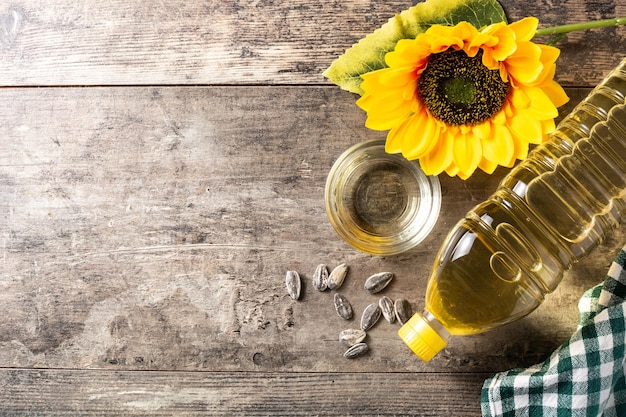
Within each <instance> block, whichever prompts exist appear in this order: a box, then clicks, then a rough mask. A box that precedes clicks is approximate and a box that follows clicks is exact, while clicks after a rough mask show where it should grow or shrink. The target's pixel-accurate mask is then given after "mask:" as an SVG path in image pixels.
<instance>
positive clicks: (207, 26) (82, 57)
mask: <svg viewBox="0 0 626 417" xmlns="http://www.w3.org/2000/svg"><path fill="white" fill-rule="evenodd" d="M502 3H503V6H504V8H505V10H506V11H507V13H508V15H509V19H510V20H516V19H519V18H521V17H524V16H527V15H535V16H539V17H540V18H541V21H542V26H553V25H557V24H563V23H571V22H574V21H581V20H591V19H600V18H611V17H617V16H624V15H626V4H625V3H624V2H621V1H619V0H602V1H594V2H592V3H590V2H588V1H586V0H571V1H567V2H558V3H554V4H551V3H546V2H519V1H515V0H504V1H503V2H502ZM411 5H412V2H411V1H408V0H393V1H384V2H381V1H377V0H346V1H341V2H319V1H310V0H309V1H300V2H297V3H294V2H292V1H289V0H279V1H264V0H241V1H204V2H197V1H193V2H190V1H183V0H176V1H168V2H146V1H141V0H112V1H108V2H96V1H95V0H82V1H76V0H50V1H46V2H40V1H37V0H13V1H11V2H2V3H0V85H4V86H19V85H154V84H158V85H173V84H176V85H180V84H211V85H215V84H238V85H241V84H266V83H267V84H302V83H305V84H318V83H324V82H326V81H325V80H324V78H323V77H322V75H321V73H322V71H323V70H324V69H325V68H327V67H328V65H329V64H330V63H331V62H332V61H333V60H334V59H335V58H336V57H337V56H339V55H340V54H341V53H343V51H344V50H345V49H346V48H348V47H350V46H351V45H352V44H354V43H355V42H357V41H358V40H359V39H360V38H362V37H363V36H365V35H366V34H368V33H369V32H372V31H373V30H375V29H376V28H378V27H379V26H380V25H382V24H383V23H384V22H386V21H387V20H388V19H389V18H391V17H392V16H394V14H396V13H399V12H401V11H402V10H404V9H406V8H408V7H410V6H411ZM559 46H561V47H562V48H563V54H562V57H561V58H560V61H559V68H558V72H557V77H558V79H559V80H560V81H561V82H562V83H564V84H566V85H576V86H591V85H594V84H596V83H597V82H598V81H599V80H600V78H601V76H602V74H604V73H606V72H607V71H608V70H609V69H610V68H613V67H614V66H615V65H616V64H617V63H618V62H619V61H620V59H621V58H622V57H623V56H625V55H626V28H623V27H621V28H609V29H603V30H598V31H593V32H587V33H584V34H583V33H576V34H571V35H569V36H568V37H567V39H566V41H564V42H561V43H560V44H559Z"/></svg>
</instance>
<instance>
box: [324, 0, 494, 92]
mask: <svg viewBox="0 0 626 417" xmlns="http://www.w3.org/2000/svg"><path fill="white" fill-rule="evenodd" d="M462 21H466V22H469V23H471V24H472V25H474V26H475V27H476V28H482V27H484V26H487V25H490V24H492V23H497V22H505V21H506V16H505V14H504V10H503V9H502V6H501V5H500V3H499V2H498V1H497V0H426V1H424V2H422V3H418V4H417V5H415V6H413V7H411V8H410V9H407V10H405V11H403V12H402V13H400V14H399V15H396V16H394V17H392V18H391V19H389V21H388V22H387V23H385V24H384V25H383V26H381V27H380V28H379V29H377V30H376V31H374V32H373V33H371V34H369V35H367V36H366V37H365V38H363V39H361V40H360V41H359V42H358V43H356V44H355V45H353V46H352V47H351V48H350V49H348V50H347V51H346V52H345V53H344V54H343V55H341V56H340V57H339V58H337V59H336V60H335V61H334V62H333V63H332V64H331V66H330V67H328V69H327V70H326V71H324V76H325V77H326V78H328V79H329V80H331V81H332V82H333V83H335V84H337V85H338V86H339V87H341V88H342V89H344V90H347V91H350V92H352V93H356V94H359V95H360V94H362V93H363V90H361V87H360V85H361V81H362V80H361V74H365V73H367V72H370V71H375V70H378V69H381V68H385V67H386V66H387V65H386V64H385V54H386V53H387V52H389V51H391V50H393V48H394V47H395V46H396V43H397V42H398V41H399V40H400V39H413V38H415V37H416V36H417V35H418V34H420V33H422V32H425V31H426V30H427V29H428V28H429V27H431V26H432V25H435V24H440V25H448V26H453V25H456V24H457V23H459V22H462Z"/></svg>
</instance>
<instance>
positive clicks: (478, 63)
mask: <svg viewBox="0 0 626 417" xmlns="http://www.w3.org/2000/svg"><path fill="white" fill-rule="evenodd" d="M417 88H418V94H419V95H420V96H421V98H422V101H423V102H424V104H425V105H426V107H427V108H428V110H430V112H431V113H432V114H433V116H435V117H436V118H437V119H439V120H441V121H442V122H444V123H446V124H449V125H473V124H477V123H481V122H484V121H485V120H488V119H490V118H491V117H493V116H494V115H495V114H496V113H497V112H498V111H500V109H501V108H502V106H503V105H504V101H505V100H506V96H507V94H508V92H509V84H508V83H505V82H504V81H502V78H501V77H500V72H499V71H498V70H490V69H489V68H487V67H485V66H484V65H483V63H482V51H479V52H478V54H476V56H474V57H469V56H467V54H466V53H465V52H464V51H455V50H453V49H448V50H447V51H444V52H441V53H439V54H433V55H431V57H430V58H429V60H428V65H427V66H426V68H425V69H424V71H423V72H422V74H421V75H420V78H419V80H418V83H417Z"/></svg>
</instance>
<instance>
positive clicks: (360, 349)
mask: <svg viewBox="0 0 626 417" xmlns="http://www.w3.org/2000/svg"><path fill="white" fill-rule="evenodd" d="M367 350H368V347H367V344H365V343H363V342H361V343H357V344H356V345H354V346H351V347H349V348H348V350H346V352H345V353H344V354H343V356H344V357H345V358H347V359H353V358H356V357H357V356H361V355H362V354H364V353H365V352H367Z"/></svg>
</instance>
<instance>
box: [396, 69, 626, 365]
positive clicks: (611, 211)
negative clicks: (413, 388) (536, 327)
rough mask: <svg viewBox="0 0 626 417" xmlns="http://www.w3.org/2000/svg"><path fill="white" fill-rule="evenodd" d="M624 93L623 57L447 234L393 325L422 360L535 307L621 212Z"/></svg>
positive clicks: (625, 168)
mask: <svg viewBox="0 0 626 417" xmlns="http://www.w3.org/2000/svg"><path fill="white" fill-rule="evenodd" d="M625 96H626V59H624V60H623V61H622V62H621V64H620V65H619V66H618V67H617V68H615V69H614V70H613V71H612V72H611V73H610V74H609V75H608V76H607V77H606V78H605V79H604V81H603V82H602V83H600V84H599V85H598V86H597V87H596V88H595V89H594V90H593V91H592V92H591V93H590V94H589V96H588V97H587V98H586V99H585V100H583V102H581V103H580V104H579V105H578V106H577V107H576V108H575V109H574V110H573V111H572V113H571V114H570V115H568V116H567V117H566V118H564V119H563V121H562V122H561V123H559V125H558V126H557V129H556V130H555V132H553V133H552V134H551V135H550V137H549V139H548V140H547V141H546V142H545V143H544V144H542V145H541V146H539V147H537V148H535V150H533V152H532V153H531V154H530V155H529V157H528V158H527V159H526V160H525V161H523V162H522V163H520V164H519V165H518V166H517V167H516V168H515V169H513V170H512V171H511V173H510V174H509V175H508V176H507V177H506V178H504V179H503V180H502V182H501V183H500V186H499V187H498V189H497V191H496V192H495V193H494V194H493V195H492V196H491V197H490V198H489V199H488V200H487V201H485V202H483V203H481V204H479V205H478V206H476V207H475V208H474V209H472V210H471V211H470V212H469V213H468V214H467V215H466V217H465V218H464V219H462V220H461V221H460V222H459V223H458V224H457V225H456V226H455V227H454V228H453V229H452V230H451V232H450V233H449V235H448V237H447V238H446V241H445V242H444V244H443V246H442V247H441V249H440V250H439V253H438V255H437V257H436V260H435V262H434V265H433V270H432V273H431V277H430V279H429V283H428V288H427V290H426V300H425V309H424V311H423V312H422V313H417V314H415V315H414V316H413V317H412V318H411V319H410V320H409V321H408V322H407V323H406V324H405V325H404V326H403V327H402V328H401V329H400V330H399V335H400V337H401V338H402V339H403V340H404V341H405V343H406V344H407V345H408V346H409V347H410V348H411V349H412V350H413V351H414V352H415V353H416V354H417V355H418V356H419V357H420V358H421V359H422V360H424V361H428V360H430V359H431V358H432V357H433V356H434V355H436V354H437V352H438V351H440V350H441V349H443V347H445V345H446V343H447V338H448V337H449V336H450V335H468V334H475V333H481V332H484V331H488V330H490V329H493V328H495V327H498V326H501V325H504V324H507V323H510V322H512V321H514V320H517V319H519V318H521V317H523V316H525V315H527V314H529V313H530V312H532V311H533V310H534V309H535V308H537V307H538V306H539V305H540V304H541V302H542V301H543V299H544V296H545V295H546V294H548V293H550V292H552V291H553V290H554V289H555V288H556V286H557V285H558V284H559V282H560V281H561V278H562V276H563V272H564V271H566V270H568V269H569V268H571V266H572V265H573V264H574V263H575V262H576V261H578V260H580V259H581V258H583V257H584V256H586V255H587V254H589V253H590V252H591V251H592V250H593V249H594V248H595V247H596V246H597V245H598V244H599V243H600V242H602V241H603V239H604V238H605V237H606V235H607V234H608V233H610V232H611V231H612V230H613V229H614V228H616V227H617V226H618V225H619V223H620V222H621V220H622V219H623V218H624V217H625V216H626V98H625Z"/></svg>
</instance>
